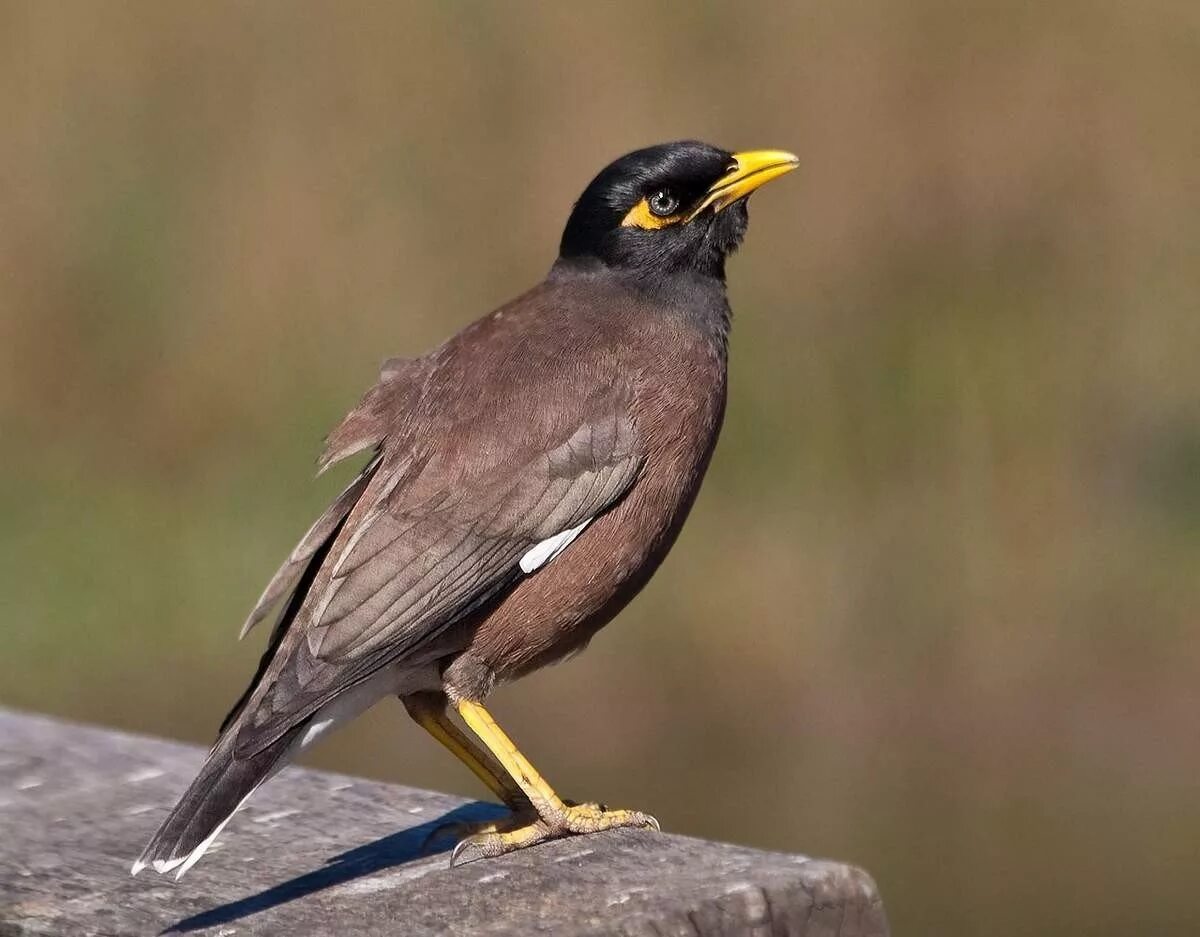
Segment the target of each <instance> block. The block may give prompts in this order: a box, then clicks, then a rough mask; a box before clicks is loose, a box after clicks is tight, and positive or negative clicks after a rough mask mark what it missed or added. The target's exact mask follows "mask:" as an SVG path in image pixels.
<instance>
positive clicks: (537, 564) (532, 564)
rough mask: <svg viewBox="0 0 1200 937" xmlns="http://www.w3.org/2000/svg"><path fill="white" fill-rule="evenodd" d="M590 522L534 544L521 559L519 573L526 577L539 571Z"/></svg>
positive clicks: (589, 521)
mask: <svg viewBox="0 0 1200 937" xmlns="http://www.w3.org/2000/svg"><path fill="white" fill-rule="evenodd" d="M591 522H592V519H591V518H590V517H589V518H588V519H587V520H586V521H584V522H583V523H582V524H580V525H579V526H578V527H572V528H571V529H570V530H564V531H562V532H561V533H557V534H555V535H554V536H553V537H547V538H546V539H545V540H543V541H542V542H541V543H535V544H534V545H533V546H532V547H530V548H529V552H528V553H526V554H525V555H524V556H523V557H521V572H523V573H525V574H526V575H528V574H529V573H532V572H534V571H536V570H539V569H541V568H542V567H543V566H545V565H546V564H547V563H549V562H550V561H551V560H552V559H554V558H555V557H556V556H558V554H560V553H562V551H563V550H565V549H566V548H567V547H568V546H570V545H571V541H572V540H574V539H575V538H576V537H578V536H579V535H580V534H581V533H583V528H585V527H586V526H587V525H588V524H590V523H591Z"/></svg>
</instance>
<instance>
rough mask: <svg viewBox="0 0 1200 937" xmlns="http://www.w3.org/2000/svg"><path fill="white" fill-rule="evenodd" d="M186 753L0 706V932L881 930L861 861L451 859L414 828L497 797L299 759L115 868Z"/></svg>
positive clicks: (609, 856) (533, 853) (632, 836)
mask: <svg viewBox="0 0 1200 937" xmlns="http://www.w3.org/2000/svg"><path fill="white" fill-rule="evenodd" d="M201 756H202V753H201V752H200V751H199V750H198V749H196V748H193V747H191V746H185V745H179V744H175V743H171V742H165V741H161V740H157V739H149V738H143V737H139V736H133V735H128V734H124V733H119V732H113V731H109V730H104V729H96V728H88V727H83V726H77V725H70V724H67V723H63V722H58V721H55V720H52V719H47V718H44V717H40V716H30V715H25V714H19V713H13V712H7V711H4V710H0V937H15V935H26V934H29V935H51V934H52V935H56V937H72V935H84V934H88V935H92V934H101V935H130V934H158V933H162V932H164V931H172V932H189V933H197V934H208V935H221V937H233V935H246V934H288V935H289V937H306V935H316V934H322V935H324V934H355V935H376V934H379V935H406V937H408V935H422V934H456V935H459V934H462V935H470V934H481V935H482V934H486V935H493V934H532V933H545V934H570V935H600V934H624V935H643V934H645V935H665V934H680V935H705V937H707V935H732V934H762V935H766V934H788V935H804V937H816V935H822V937H825V935H840V937H875V935H885V934H886V933H887V923H886V920H885V917H884V912H883V907H882V904H881V903H880V900H879V896H878V893H877V891H876V889H875V885H874V883H873V882H872V881H871V879H870V877H869V876H868V875H867V874H866V873H865V872H863V871H862V870H860V869H857V868H854V867H852V866H848V865H843V864H840V863H836V862H828V861H820V860H814V859H809V858H806V857H804V856H795V855H783V854H778V853H767V852H761V851H758V850H753V849H745V848H742V847H738V846H730V845H725V844H720V843H711V842H704V841H701V840H696V839H690V838H687V837H682V836H670V835H664V834H654V833H649V832H636V831H619V832H612V833H604V834H599V835H596V836H590V837H586V838H573V839H568V840H560V841H557V842H553V843H547V844H545V845H543V846H539V847H536V848H534V849H530V850H526V851H524V852H520V853H516V854H514V855H510V856H505V857H503V858H501V859H496V860H491V861H485V862H476V863H472V864H470V865H466V866H462V867H459V868H457V869H450V868H449V867H448V854H447V853H446V852H444V851H441V852H437V853H434V854H430V853H429V852H428V851H423V849H422V846H423V843H424V840H425V839H426V836H427V835H428V833H429V832H430V831H431V830H432V829H434V828H435V827H436V826H437V824H439V823H442V822H444V821H446V820H450V821H453V820H470V819H480V818H483V817H487V816H492V815H496V814H498V813H499V808H497V807H494V806H491V805H487V804H482V803H477V802H474V803H473V802H470V801H464V800H461V799H459V798H455V797H450V796H447V795H445V794H437V793H432V792H429V791H421V790H415V789H413V788H407V787H398V786H393V785H387V784H378V783H373V782H370V781H364V780H361V779H355V778H349V777H345V776H341V775H334V774H326V773H323V772H316V771H306V770H300V769H288V770H287V771H285V772H284V773H283V774H281V775H280V776H279V777H278V778H276V779H275V780H273V781H272V782H271V783H270V784H268V785H266V786H265V787H264V788H263V789H262V790H261V791H259V792H258V793H257V794H256V795H255V797H254V799H253V800H252V801H251V802H250V804H249V805H248V806H247V808H246V809H245V810H244V811H243V812H242V813H240V814H239V815H238V817H237V818H236V819H235V820H234V821H233V823H232V824H231V826H230V827H229V828H228V830H227V833H226V835H225V837H224V838H225V840H226V844H225V845H223V844H222V843H220V842H218V843H217V844H216V845H215V846H214V847H213V848H212V850H210V852H209V853H208V854H207V855H206V856H205V858H204V861H202V862H201V863H199V864H198V865H197V866H196V867H195V868H193V869H192V870H191V871H190V872H189V873H188V874H187V875H186V876H185V877H184V878H183V879H182V881H180V882H175V881H174V880H173V879H171V878H159V877H157V876H155V875H153V874H152V873H150V872H144V873H143V874H142V875H141V876H139V877H138V878H136V879H134V878H131V877H130V876H129V864H130V861H131V860H132V859H133V858H134V856H136V855H137V853H138V852H139V851H140V849H141V846H142V845H143V843H144V842H145V841H146V839H147V837H148V836H149V835H150V833H151V832H152V830H153V828H154V826H155V825H156V824H157V822H158V821H159V820H160V819H161V817H162V815H163V812H164V811H165V810H166V809H167V808H168V807H169V806H170V804H171V803H172V802H173V800H174V798H175V797H176V796H177V795H178V794H179V793H180V791H182V790H183V788H184V786H185V785H186V784H187V782H188V781H189V780H190V779H191V776H192V774H193V772H194V771H195V769H196V767H197V766H198V764H199V762H200V759H201ZM449 845H450V843H444V844H441V845H440V847H435V848H440V849H442V850H444V849H445V848H447V847H448V846H449Z"/></svg>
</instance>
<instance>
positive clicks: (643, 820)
mask: <svg viewBox="0 0 1200 937" xmlns="http://www.w3.org/2000/svg"><path fill="white" fill-rule="evenodd" d="M619 827H631V828H635V829H644V830H659V829H660V827H659V825H658V821H657V820H655V819H654V817H652V816H650V815H649V814H646V813H642V812H640V811H638V810H611V809H609V808H608V807H606V806H604V804H574V803H569V802H568V803H564V804H562V805H553V806H551V805H545V806H544V808H543V809H542V810H541V811H540V812H535V811H533V810H532V809H528V808H527V809H525V810H522V811H519V812H515V813H513V815H512V816H511V817H508V818H507V819H504V820H498V821H493V822H490V823H483V824H476V825H474V828H473V830H472V832H471V834H470V835H469V836H467V837H466V838H464V839H463V840H461V841H460V842H459V844H458V845H457V846H455V847H454V852H453V853H452V854H451V856H450V866H451V868H453V867H454V866H456V865H465V864H466V863H468V862H474V861H475V860H476V859H492V858H495V857H496V856H502V855H504V854H505V853H509V852H516V851H517V850H518V849H524V848H526V847H527V846H536V845H537V844H538V843H544V842H546V841H547V840H551V839H560V838H561V837H564V836H576V835H579V834H582V833H599V832H600V831H601V830H612V829H617V828H619Z"/></svg>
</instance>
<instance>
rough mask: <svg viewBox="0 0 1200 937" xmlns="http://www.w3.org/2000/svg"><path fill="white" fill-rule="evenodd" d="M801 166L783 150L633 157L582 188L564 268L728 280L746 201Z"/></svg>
mask: <svg viewBox="0 0 1200 937" xmlns="http://www.w3.org/2000/svg"><path fill="white" fill-rule="evenodd" d="M797 162H798V160H797V159H796V157H795V156H793V155H792V154H791V153H784V152H782V151H780V150H756V151H751V152H745V153H730V152H728V151H726V150H720V149H717V148H716V147H715V146H709V145H708V144H707V143H697V142H694V141H685V142H680V143H663V144H660V145H658V146H651V147H647V148H646V149H644V150H636V151H634V152H633V153H630V154H628V155H627V156H622V157H621V158H620V159H618V160H617V161H616V162H614V163H612V164H611V165H609V166H608V167H606V168H605V169H604V170H602V171H601V173H600V175H598V176H596V178H595V179H593V180H592V182H591V184H590V185H589V186H588V187H587V188H586V189H584V191H583V195H581V196H580V197H579V201H578V202H576V203H575V208H574V210H573V211H572V212H571V217H570V219H569V220H568V221H567V227H566V230H565V231H563V237H562V245H561V247H560V249H559V258H560V263H567V264H584V265H587V264H594V263H597V262H599V263H601V264H603V265H605V266H607V267H613V268H618V269H621V270H623V271H628V272H631V273H633V274H635V275H637V276H639V277H643V278H648V279H652V280H657V279H662V278H663V277H667V276H670V275H672V274H676V273H683V272H688V271H694V272H696V273H700V274H705V275H709V276H714V277H717V278H724V276H725V258H726V256H728V255H729V254H730V253H731V252H732V251H733V250H735V249H736V248H737V246H738V244H740V243H741V240H742V237H743V235H745V233H746V225H747V222H748V221H749V213H748V212H747V210H746V199H747V198H748V197H749V195H750V193H751V192H753V191H754V190H755V189H757V188H758V187H759V186H760V185H762V184H763V183H764V182H768V181H770V180H771V179H775V178H777V177H778V176H781V175H783V174H784V173H787V172H790V171H791V170H793V169H795V168H796V165H797Z"/></svg>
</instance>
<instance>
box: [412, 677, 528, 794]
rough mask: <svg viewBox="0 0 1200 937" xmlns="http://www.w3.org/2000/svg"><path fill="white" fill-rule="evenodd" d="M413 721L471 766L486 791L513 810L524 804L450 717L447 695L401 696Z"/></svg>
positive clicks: (490, 760)
mask: <svg viewBox="0 0 1200 937" xmlns="http://www.w3.org/2000/svg"><path fill="white" fill-rule="evenodd" d="M401 701H402V702H403V703H404V708H405V709H407V710H408V714H409V715H410V716H412V718H413V721H414V722H416V723H417V725H419V726H420V727H421V728H422V729H424V730H425V731H426V732H428V733H429V734H430V735H432V736H433V737H434V738H435V739H437V740H438V741H439V742H441V743H442V745H444V746H445V747H446V749H447V750H448V751H449V752H450V754H452V755H453V756H454V757H455V758H457V759H458V760H459V761H461V762H462V763H463V764H464V765H466V766H467V767H468V768H470V769H471V773H472V774H474V775H475V777H477V778H479V780H481V781H482V782H483V783H484V785H485V786H486V787H487V789H488V790H489V791H491V792H492V793H493V794H495V795H496V796H497V797H499V798H500V800H502V801H503V802H504V803H505V804H507V805H508V806H509V807H511V808H512V809H514V810H519V809H521V808H523V807H527V806H528V805H527V803H526V801H525V795H524V794H523V793H522V792H521V789H520V788H519V787H517V786H516V785H515V784H514V783H513V782H512V781H511V780H510V779H509V777H508V776H507V775H506V774H505V773H504V772H503V770H501V769H500V768H499V766H497V765H496V763H495V762H494V761H493V760H492V758H491V756H490V755H488V753H487V752H486V751H484V750H483V749H481V748H480V747H479V746H478V745H477V744H476V743H475V742H474V741H473V740H472V739H471V738H469V737H468V736H467V735H466V733H464V732H463V731H462V729H460V728H459V727H458V726H456V725H455V724H454V723H453V722H451V721H450V717H449V716H448V715H447V713H446V698H445V697H444V696H441V695H440V694H434V693H414V694H412V695H411V696H405V697H402V698H401Z"/></svg>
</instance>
